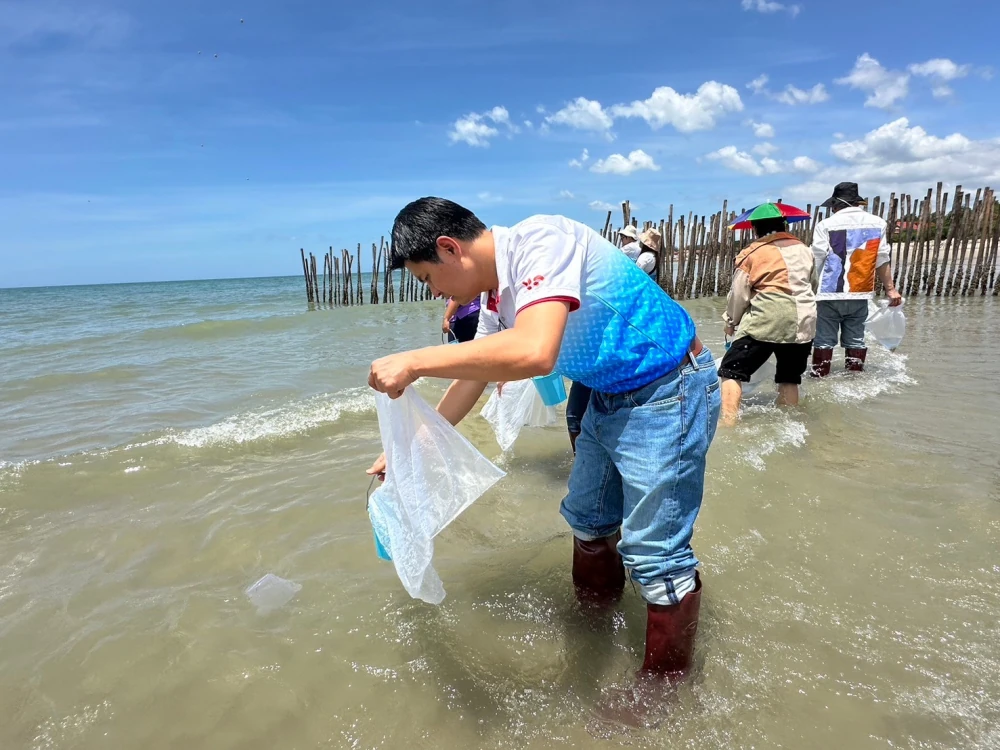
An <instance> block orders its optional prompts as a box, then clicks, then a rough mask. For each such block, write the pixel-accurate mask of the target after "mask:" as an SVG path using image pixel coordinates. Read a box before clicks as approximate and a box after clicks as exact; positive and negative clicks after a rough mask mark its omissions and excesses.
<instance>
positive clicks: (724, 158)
mask: <svg viewBox="0 0 1000 750" xmlns="http://www.w3.org/2000/svg"><path fill="white" fill-rule="evenodd" d="M705 158H706V159H711V160H712V161H717V162H719V163H720V164H721V165H722V166H724V167H726V169H731V170H733V171H734V172H742V173H743V174H749V175H753V176H755V177H756V176H759V175H762V174H764V168H763V167H762V166H761V165H760V164H758V163H757V160H756V159H754V158H753V157H752V156H750V154H748V153H747V152H746V151H739V150H738V149H737V148H736V146H724V147H723V148H720V149H719V150H718V151H713V152H712V153H710V154H708V155H707V156H706V157H705Z"/></svg>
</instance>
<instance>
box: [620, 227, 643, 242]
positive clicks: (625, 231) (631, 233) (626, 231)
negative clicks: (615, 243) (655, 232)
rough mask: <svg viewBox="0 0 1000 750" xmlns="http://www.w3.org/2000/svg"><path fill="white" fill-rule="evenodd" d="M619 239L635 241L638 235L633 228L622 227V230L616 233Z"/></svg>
mask: <svg viewBox="0 0 1000 750" xmlns="http://www.w3.org/2000/svg"><path fill="white" fill-rule="evenodd" d="M618 236H619V237H628V238H629V239H632V240H635V239H638V238H639V234H638V233H637V232H636V231H635V227H634V226H632V225H631V224H629V225H628V226H627V227H622V230H621V231H620V232H619V233H618Z"/></svg>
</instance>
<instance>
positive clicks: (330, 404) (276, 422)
mask: <svg viewBox="0 0 1000 750" xmlns="http://www.w3.org/2000/svg"><path fill="white" fill-rule="evenodd" d="M374 410H375V396H374V394H373V392H372V391H371V390H370V389H368V388H350V389H348V390H345V391H338V392H337V393H334V394H328V393H327V394H322V395H320V396H314V397H312V398H309V399H306V400H304V401H293V402H291V403H288V404H284V405H283V406H280V407H278V408H275V409H265V410H260V411H250V412H245V413H243V414H234V415H233V416H231V417H227V418H226V419H223V420H222V421H221V422H216V423H215V424H212V425H208V426H206V427H195V428H193V429H190V430H185V431H183V432H177V433H171V434H168V435H166V436H164V437H163V438H160V439H159V440H157V441H153V442H156V443H174V444H175V445H180V446H183V447H185V448H206V447H210V446H221V445H242V444H245V443H253V442H256V441H258V440H274V439H280V438H283V437H289V436H291V435H299V434H302V433H304V432H308V431H310V430H313V429H316V428H317V427H322V426H323V425H326V424H331V423H333V422H336V421H338V420H339V419H340V418H341V416H342V415H344V414H363V413H366V412H371V411H374Z"/></svg>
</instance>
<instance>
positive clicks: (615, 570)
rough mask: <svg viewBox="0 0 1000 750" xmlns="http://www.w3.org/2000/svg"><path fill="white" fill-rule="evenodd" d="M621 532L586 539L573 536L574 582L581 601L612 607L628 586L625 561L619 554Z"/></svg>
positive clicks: (578, 598) (577, 596) (582, 602)
mask: <svg viewBox="0 0 1000 750" xmlns="http://www.w3.org/2000/svg"><path fill="white" fill-rule="evenodd" d="M621 538H622V535H621V532H618V533H616V534H614V535H613V536H606V537H602V538H601V539H594V540H593V541H591V542H585V541H583V540H582V539H577V538H576V537H575V536H574V537H573V585H574V587H575V588H576V598H577V600H578V601H579V602H580V603H581V604H589V605H596V606H598V607H602V608H603V607H611V606H613V605H615V604H617V603H618V600H619V599H621V596H622V592H623V591H624V590H625V565H624V564H623V563H622V556H621V555H620V554H618V542H619V541H620V540H621Z"/></svg>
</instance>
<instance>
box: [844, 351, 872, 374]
mask: <svg viewBox="0 0 1000 750" xmlns="http://www.w3.org/2000/svg"><path fill="white" fill-rule="evenodd" d="M867 355H868V350H867V349H844V366H845V367H846V368H847V369H848V370H850V371H851V372H862V371H863V370H864V369H865V357H866V356H867Z"/></svg>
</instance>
